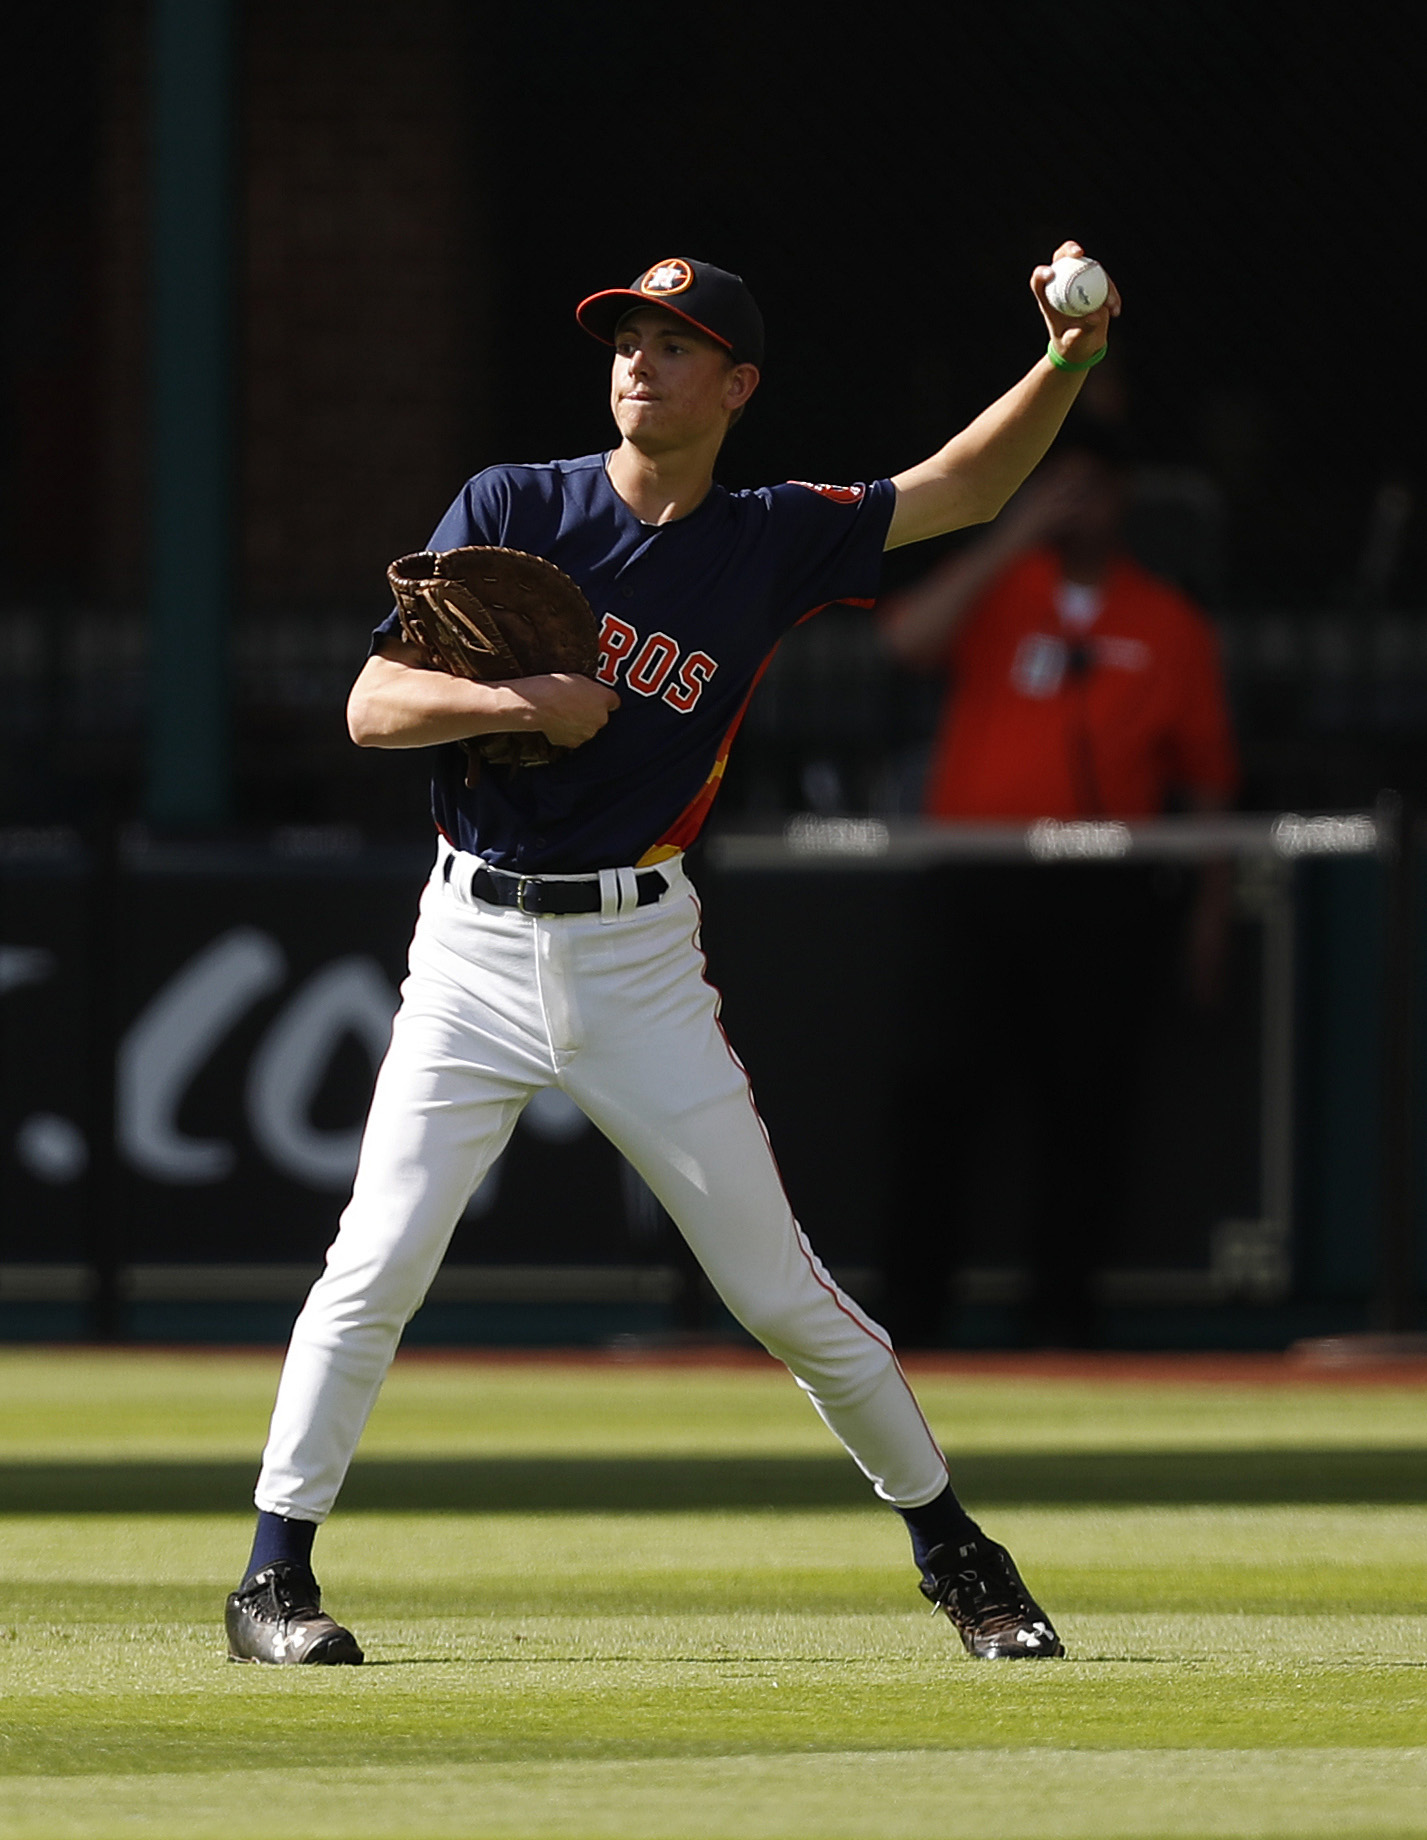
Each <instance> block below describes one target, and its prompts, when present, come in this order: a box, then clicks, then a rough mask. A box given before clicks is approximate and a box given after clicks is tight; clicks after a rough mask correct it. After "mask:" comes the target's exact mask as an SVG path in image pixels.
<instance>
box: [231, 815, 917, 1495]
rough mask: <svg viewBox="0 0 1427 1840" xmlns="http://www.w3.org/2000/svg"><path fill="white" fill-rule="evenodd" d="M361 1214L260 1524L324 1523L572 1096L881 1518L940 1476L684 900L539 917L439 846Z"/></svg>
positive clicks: (303, 1321) (319, 1303)
mask: <svg viewBox="0 0 1427 1840" xmlns="http://www.w3.org/2000/svg"><path fill="white" fill-rule="evenodd" d="M440 851H441V853H440V855H439V856H438V858H437V864H436V871H435V872H434V873H433V875H432V878H431V880H430V882H429V883H428V884H427V887H426V890H425V892H424V894H423V896H422V900H421V912H420V918H419V920H418V922H417V926H416V933H415V937H414V938H413V940H412V945H411V959H410V974H409V976H408V977H407V979H406V981H405V983H404V984H403V986H402V1003H401V1008H400V1010H399V1012H398V1014H397V1017H396V1021H395V1024H394V1026H393V1030H392V1040H391V1047H390V1049H389V1050H388V1052H387V1056H386V1059H385V1061H384V1062H383V1064H382V1068H381V1071H380V1073H379V1074H378V1076H377V1082H376V1088H375V1091H374V1093H373V1096H372V1106H371V1111H370V1113H369V1115H368V1118H367V1126H366V1131H365V1134H364V1137H363V1141H362V1151H361V1157H360V1160H359V1163H358V1168H357V1176H356V1183H355V1186H354V1189H353V1193H352V1199H351V1202H350V1204H349V1205H348V1207H347V1208H346V1210H345V1212H344V1213H343V1215H342V1221H341V1229H340V1231H339V1233H338V1235H337V1238H336V1240H335V1241H334V1243H333V1245H332V1247H331V1249H330V1250H329V1252H328V1254H327V1263H326V1269H325V1271H324V1273H323V1275H322V1277H321V1278H319V1279H318V1281H317V1283H316V1284H315V1285H314V1286H313V1288H312V1291H311V1293H310V1294H309V1296H308V1299H307V1302H306V1304H305V1305H304V1307H303V1310H302V1313H301V1315H300V1316H299V1317H298V1319H297V1322H296V1324H295V1325H294V1328H293V1333H292V1341H291V1344H290V1346H289V1349H288V1354H287V1360H286V1362H285V1364H284V1367H283V1373H282V1381H281V1385H280V1386H279V1389H278V1397H277V1403H276V1406H275V1407H274V1410H273V1419H272V1426H271V1430H270V1433H269V1438H268V1444H267V1448H266V1450H265V1452H264V1456H263V1467H262V1473H261V1476H260V1478H259V1481H258V1487H257V1492H256V1501H257V1505H258V1506H259V1508H263V1509H266V1510H268V1511H269V1512H271V1513H275V1514H281V1515H285V1516H287V1517H288V1518H290V1519H294V1520H307V1521H322V1520H325V1518H326V1517H327V1515H328V1513H329V1512H330V1510H331V1508H332V1504H333V1502H334V1501H335V1500H336V1498H337V1492H338V1490H339V1489H340V1488H341V1486H342V1482H343V1480H344V1478H345V1476H346V1473H347V1467H348V1464H349V1463H350V1462H351V1459H352V1454H353V1452H354V1451H355V1449H356V1446H357V1441H358V1439H359V1438H360V1436H361V1434H362V1429H363V1427H364V1425H365V1424H366V1421H367V1415H368V1413H369V1412H370V1411H371V1408H372V1405H373V1403H374V1401H375V1399H376V1396H377V1392H378V1389H379V1388H380V1386H381V1383H382V1380H383V1378H384V1377H385V1374H386V1371H387V1368H388V1366H389V1365H390V1362H391V1359H392V1356H393V1355H394V1354H395V1352H396V1347H397V1343H398V1341H399V1340H400V1338H401V1334H402V1331H403V1329H404V1328H405V1326H406V1324H407V1322H408V1321H409V1320H410V1319H411V1317H412V1316H413V1315H414V1314H415V1312H416V1310H417V1309H418V1308H419V1307H420V1304H421V1301H422V1299H423V1298H424V1297H425V1295H426V1292H427V1289H428V1287H429V1286H430V1284H431V1281H432V1279H433V1278H434V1277H435V1275H436V1271H437V1268H438V1267H439V1266H440V1263H441V1260H442V1258H443V1256H444V1254H445V1251H446V1247H447V1245H448V1243H449V1241H450V1238H451V1234H452V1232H453V1231H454V1229H455V1224H456V1221H457V1220H458V1218H459V1217H460V1214H461V1212H462V1210H463V1208H464V1207H465V1204H466V1201H467V1199H468V1197H469V1196H470V1195H471V1193H472V1192H473V1190H474V1189H475V1188H476V1187H477V1185H478V1184H479V1183H480V1182H481V1180H482V1178H483V1177H484V1176H485V1174H486V1171H487V1170H488V1169H489V1168H490V1167H491V1165H492V1164H493V1163H494V1162H495V1160H496V1158H497V1157H498V1156H499V1155H500V1153H501V1151H502V1150H503V1149H504V1148H505V1145H506V1142H507V1140H508V1139H509V1137H510V1134H511V1132H512V1130H513V1129H514V1128H515V1123H516V1120H517V1118H518V1117H519V1115H520V1112H521V1110H522V1108H523V1107H524V1105H525V1104H526V1102H527V1101H528V1100H529V1099H530V1098H531V1097H532V1096H533V1095H534V1094H535V1093H536V1092H538V1091H539V1090H541V1089H542V1088H543V1087H546V1086H559V1087H561V1088H563V1090H564V1091H565V1092H567V1093H568V1094H569V1095H570V1097H571V1098H572V1099H573V1100H574V1101H575V1102H576V1104H577V1105H579V1106H580V1107H581V1109H582V1110H583V1111H584V1112H585V1113H586V1114H587V1115H588V1117H589V1118H590V1119H591V1120H592V1121H593V1122H594V1124H596V1125H597V1126H598V1127H599V1129H600V1130H601V1131H603V1132H604V1134H605V1135H606V1136H607V1137H608V1138H609V1139H610V1140H611V1141H612V1142H613V1143H614V1144H615V1145H616V1146H617V1147H618V1148H619V1149H620V1150H622V1151H623V1152H624V1154H625V1155H626V1156H627V1157H628V1158H629V1160H630V1162H631V1163H632V1164H633V1165H634V1167H635V1168H636V1169H637V1170H638V1171H639V1173H640V1175H642V1176H643V1177H644V1179H645V1181H646V1182H647V1183H648V1184H649V1186H650V1188H651V1189H652V1190H653V1191H654V1193H655V1194H656V1195H657V1196H658V1198H659V1200H660V1201H661V1202H662V1203H663V1205H664V1207H665V1208H666V1209H667V1210H668V1212H669V1214H670V1216H671V1217H672V1219H673V1220H674V1222H675V1223H676V1225H677V1226H678V1228H679V1230H680V1231H681V1232H682V1233H683V1235H684V1237H685V1239H686V1240H687V1241H688V1243H689V1245H690V1247H691V1248H692V1249H693V1252H694V1254H695V1256H696V1257H697V1259H698V1261H699V1263H700V1264H701V1265H702V1266H703V1269H704V1270H705V1272H707V1274H708V1276H709V1279H710V1280H711V1282H712V1283H713V1285H714V1288H715V1289H716V1290H717V1291H718V1294H719V1296H720V1297H722V1299H723V1301H724V1302H725V1303H726V1304H727V1306H728V1308H729V1309H730V1311H731V1312H732V1313H733V1315H734V1316H735V1317H736V1318H737V1319H738V1321H739V1322H740V1323H742V1324H743V1326H744V1327H745V1328H746V1329H748V1330H749V1331H750V1333H751V1334H753V1335H755V1336H756V1337H757V1338H758V1340H759V1341H761V1342H762V1343H763V1344H764V1346H765V1347H766V1348H767V1349H768V1350H769V1351H770V1353H772V1354H774V1355H776V1356H777V1357H778V1359H779V1360H781V1361H783V1362H785V1363H786V1364H787V1366H788V1367H789V1368H790V1369H791V1371H792V1373H793V1375H794V1377H795V1378H796V1380H797V1382H798V1384H799V1385H800V1386H801V1387H802V1388H803V1390H804V1391H805V1392H806V1393H807V1394H808V1396H809V1397H810V1399H811V1400H812V1402H813V1405H814V1406H815V1407H816V1408H817V1410H818V1412H819V1413H820V1414H821V1415H822V1417H823V1419H824V1420H825V1421H826V1423H827V1424H828V1426H829V1427H830V1428H831V1429H832V1431H833V1432H834V1433H835V1434H836V1435H837V1436H838V1437H839V1438H840V1439H841V1440H842V1442H843V1444H844V1445H845V1446H846V1447H847V1449H848V1450H849V1451H850V1452H851V1454H852V1456H853V1457H854V1459H855V1460H856V1462H857V1463H858V1465H859V1466H860V1468H861V1469H862V1470H863V1471H864V1473H865V1474H866V1475H867V1476H868V1477H869V1478H870V1479H871V1481H872V1483H873V1485H874V1486H875V1489H876V1492H877V1494H878V1495H880V1496H881V1497H882V1498H883V1499H884V1500H886V1501H889V1502H892V1503H895V1504H896V1505H897V1506H899V1507H919V1506H921V1505H922V1504H923V1503H925V1502H928V1501H930V1500H932V1499H933V1497H934V1496H936V1495H938V1494H940V1492H941V1490H942V1489H943V1488H944V1487H945V1486H946V1480H947V1473H946V1465H945V1462H944V1459H943V1457H942V1455H941V1452H940V1450H939V1449H938V1447H937V1445H936V1442H935V1440H934V1439H933V1437H932V1435H931V1433H930V1431H929V1430H928V1428H927V1425H926V1422H925V1420H924V1419H923V1418H922V1415H921V1412H920V1410H919V1409H918V1407H917V1404H916V1401H915V1399H914V1398H913V1396H912V1393H911V1391H910V1389H909V1387H908V1386H907V1383H906V1381H905V1379H904V1378H903V1376H902V1372H901V1369H900V1368H899V1367H898V1365H897V1362H896V1359H895V1357H894V1355H893V1353H892V1349H891V1347H890V1345H889V1343H888V1341H887V1337H886V1335H885V1333H884V1332H883V1331H882V1330H881V1329H879V1328H878V1327H877V1325H876V1324H875V1323H873V1322H872V1321H871V1320H870V1319H869V1318H868V1317H867V1316H865V1315H864V1314H863V1312H862V1311H861V1310H860V1309H859V1308H858V1307H857V1305H856V1304H855V1303H854V1302H853V1301H852V1300H851V1298H849V1297H848V1296H846V1295H845V1294H844V1293H843V1292H842V1291H841V1290H840V1289H839V1288H838V1286H837V1285H836V1284H835V1283H834V1282H833V1280H832V1278H831V1277H830V1276H829V1275H828V1273H827V1271H826V1270H825V1269H824V1268H823V1266H822V1265H821V1264H820V1262H819V1261H818V1259H817V1258H816V1256H815V1255H814V1253H813V1251H812V1248H811V1247H810V1246H809V1244H808V1242H807V1239H806V1238H805V1237H804V1235H803V1232H802V1230H801V1228H800V1227H799V1226H798V1223H797V1221H796V1220H795V1219H794V1218H793V1215H792V1212H791V1210H790V1208H789V1206H788V1200H787V1197H786V1196H785V1194H784V1192H783V1186H782V1182H781V1181H780V1179H779V1176H778V1171H777V1167H776V1165H775V1163H774V1160H773V1155H772V1152H771V1150H770V1148H769V1144H768V1139H767V1135H766V1133H765V1131H764V1128H763V1124H762V1121H761V1119H760V1118H759V1116H758V1113H757V1111H756V1110H755V1109H754V1104H753V1096H752V1092H751V1091H750V1088H749V1084H748V1079H747V1076H746V1075H745V1073H744V1071H743V1068H742V1067H741V1066H740V1064H739V1062H738V1061H737V1059H736V1058H735V1056H734V1054H733V1052H732V1051H731V1049H730V1048H729V1046H728V1043H727V1041H726V1040H725V1038H724V1035H723V1033H722V1031H721V1029H720V1027H719V1023H718V997H717V994H716V992H715V991H714V990H713V989H712V988H711V986H710V985H709V984H708V983H707V982H706V981H705V979H704V975H703V972H704V961H703V956H702V953H701V952H700V950H699V944H698V926H699V914H698V906H697V902H696V900H695V898H694V894H693V890H692V888H691V887H690V885H689V883H688V881H687V879H686V878H685V876H684V874H683V872H682V869H681V868H680V866H679V864H678V863H677V862H669V863H664V864H662V865H661V873H662V874H663V875H664V876H665V877H666V879H667V880H668V882H669V892H668V893H667V894H666V895H665V896H664V897H663V899H662V900H660V901H659V902H657V903H655V904H653V905H651V906H648V907H643V908H630V909H627V910H626V911H623V912H621V911H619V908H620V907H621V906H623V905H624V901H623V900H622V899H621V898H619V896H618V894H617V887H618V885H621V884H622V887H623V890H624V895H625V897H626V898H627V896H628V893H629V891H630V890H631V889H632V887H633V881H632V877H630V876H629V872H627V871H619V872H618V877H617V878H616V877H614V876H611V877H609V878H608V884H607V899H606V904H605V905H606V911H605V912H603V913H601V914H590V915H585V914H577V915H561V916H552V917H549V918H539V917H535V916H531V915H526V914H523V913H520V912H519V911H517V910H515V909H511V908H497V907H494V906H491V905H488V904H487V903H484V902H481V901H478V900H475V899H473V898H471V896H470V895H469V893H467V892H464V891H465V890H467V889H468V888H469V877H470V872H471V870H472V869H473V868H474V867H475V866H476V864H475V859H474V858H472V857H470V856H467V855H463V854H456V860H455V864H454V865H453V870H454V872H453V873H451V874H450V877H449V879H447V878H446V876H445V875H443V870H445V868H446V859H447V857H448V856H450V855H452V854H453V853H452V852H451V851H450V849H449V846H448V845H446V844H445V843H444V842H443V843H442V844H441V846H440Z"/></svg>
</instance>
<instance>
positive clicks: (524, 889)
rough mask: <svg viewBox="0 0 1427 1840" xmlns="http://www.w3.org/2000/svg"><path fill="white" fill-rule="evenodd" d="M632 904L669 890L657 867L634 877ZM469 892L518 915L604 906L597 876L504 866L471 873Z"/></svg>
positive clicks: (448, 861) (647, 902) (646, 904)
mask: <svg viewBox="0 0 1427 1840" xmlns="http://www.w3.org/2000/svg"><path fill="white" fill-rule="evenodd" d="M455 860H456V859H455V857H454V856H448V857H447V858H446V868H445V870H444V877H445V880H446V881H448V882H449V881H450V879H451V866H452V864H453V863H454V862H455ZM634 886H635V889H636V891H637V892H636V896H635V902H634V905H635V906H636V907H651V906H652V905H653V904H654V902H655V901H657V900H659V899H660V897H661V896H663V895H665V894H667V893H668V892H669V884H668V882H667V881H665V879H664V877H663V876H662V875H661V874H660V873H659V871H658V870H657V869H646V870H645V871H644V872H643V874H641V875H636V876H635V878H634ZM470 892H471V894H472V896H473V897H474V898H475V899H476V900H478V901H489V902H490V904H491V905H492V906H493V907H514V908H517V909H518V910H519V911H520V912H521V913H522V914H597V913H598V912H599V911H600V909H601V908H602V907H603V906H604V896H603V894H602V893H601V891H600V879H599V876H598V875H591V876H588V877H583V876H582V877H581V878H580V879H579V880H578V881H554V880H552V879H551V878H549V877H547V876H543V875H513V874H511V872H510V871H509V870H508V869H492V868H490V867H489V865H487V864H482V865H481V867H480V868H478V869H476V870H474V871H473V872H472V874H471V880H470Z"/></svg>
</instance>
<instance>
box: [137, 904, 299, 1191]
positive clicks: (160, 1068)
mask: <svg viewBox="0 0 1427 1840" xmlns="http://www.w3.org/2000/svg"><path fill="white" fill-rule="evenodd" d="M286 972H287V963H286V960H285V959H284V957H283V954H282V949H281V947H280V946H279V945H278V943H277V941H276V940H275V939H273V938H272V937H271V936H270V935H269V934H267V933H261V932H259V931H258V930H257V928H256V927H251V926H240V927H234V929H233V930H232V931H231V932H229V933H224V934H223V935H222V937H221V938H219V939H215V940H214V942H213V943H212V945H210V946H207V947H205V949H204V950H203V951H202V952H200V953H198V954H197V956H196V957H194V958H191V959H190V960H189V962H188V963H187V964H186V965H185V966H184V967H183V969H182V970H181V971H180V972H178V974H177V975H176V976H175V977H173V978H171V979H170V980H169V982H168V983H167V984H165V985H164V987H163V989H162V990H160V991H159V993H158V995H157V996H156V997H154V999H153V1000H152V1002H150V1004H149V1005H148V1007H147V1009H145V1010H144V1011H143V1012H142V1014H141V1015H140V1016H139V1019H138V1020H137V1022H135V1023H134V1025H133V1027H132V1028H131V1029H130V1030H129V1032H128V1034H127V1035H126V1036H125V1037H124V1040H123V1042H122V1043H121V1044H120V1048H119V1065H118V1069H117V1084H118V1090H117V1093H116V1098H115V1110H116V1128H117V1136H118V1139H119V1144H120V1147H121V1148H122V1150H123V1152H124V1154H125V1156H126V1157H127V1158H128V1159H129V1161H130V1162H131V1163H132V1164H133V1165H134V1167H135V1168H136V1169H137V1170H139V1171H140V1172H141V1173H142V1174H144V1175H146V1176H150V1177H152V1178H153V1180H155V1181H157V1182H173V1183H179V1184H185V1183H203V1182H221V1181H222V1180H223V1179H224V1177H225V1176H228V1175H230V1174H231V1173H232V1170H233V1166H234V1163H235V1161H236V1156H235V1152H234V1150H233V1146H232V1145H231V1144H229V1143H224V1142H223V1141H222V1140H221V1139H218V1138H202V1137H186V1136H184V1135H183V1133H182V1132H181V1131H180V1130H179V1128H178V1122H177V1120H178V1110H179V1105H180V1102H181V1101H182V1098H183V1095H184V1093H185V1091H186V1090H187V1088H188V1086H189V1084H190V1083H191V1081H192V1080H193V1079H194V1078H195V1076H196V1075H197V1074H198V1072H199V1070H200V1068H201V1067H202V1066H203V1065H204V1063H205V1062H206V1061H207V1060H208V1058H209V1056H210V1055H211V1054H212V1052H213V1050H214V1049H215V1048H216V1047H217V1046H218V1043H219V1042H220V1041H221V1040H222V1039H223V1037H224V1036H225V1035H226V1034H227V1033H228V1031H229V1029H230V1028H231V1027H232V1026H233V1024H234V1023H235V1022H236V1021H237V1020H238V1018H239V1016H241V1015H242V1014H243V1013H244V1011H245V1010H248V1009H250V1008H251V1007H252V1005H253V1004H254V1003H256V1002H257V1000H258V999H259V997H265V996H266V995H267V994H268V993H269V991H272V990H276V988H277V987H278V985H279V984H281V982H282V980H283V978H284V976H285V975H286Z"/></svg>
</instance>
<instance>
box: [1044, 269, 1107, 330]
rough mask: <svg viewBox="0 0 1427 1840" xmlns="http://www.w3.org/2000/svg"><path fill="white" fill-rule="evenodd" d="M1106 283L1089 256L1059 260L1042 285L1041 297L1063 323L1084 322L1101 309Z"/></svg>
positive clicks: (1103, 273)
mask: <svg viewBox="0 0 1427 1840" xmlns="http://www.w3.org/2000/svg"><path fill="white" fill-rule="evenodd" d="M1109 292H1110V283H1109V281H1108V279H1107V278H1106V275H1105V271H1104V269H1103V268H1101V266H1100V264H1099V263H1098V262H1096V261H1094V260H1092V258H1091V257H1090V256H1062V257H1061V258H1060V260H1059V261H1058V262H1057V263H1055V264H1054V267H1053V270H1052V273H1051V278H1050V280H1049V281H1048V282H1047V283H1046V289H1045V297H1046V299H1047V300H1048V301H1049V302H1050V304H1051V305H1052V306H1053V307H1054V308H1055V310H1056V312H1057V313H1063V314H1065V316H1066V318H1067V319H1084V317H1085V315H1086V314H1087V313H1093V312H1094V311H1095V309H1096V308H1097V307H1103V306H1104V304H1105V298H1106V296H1107V295H1108V294H1109Z"/></svg>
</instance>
